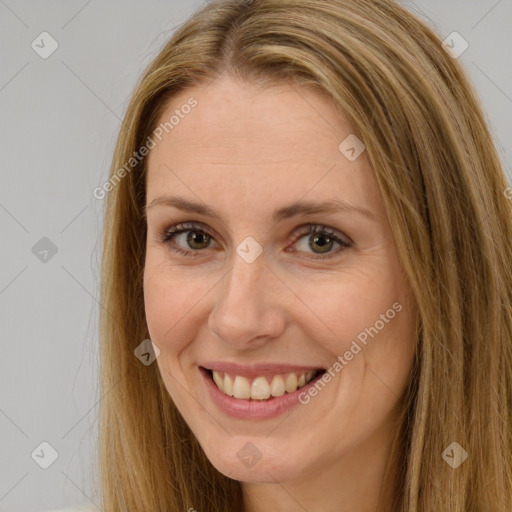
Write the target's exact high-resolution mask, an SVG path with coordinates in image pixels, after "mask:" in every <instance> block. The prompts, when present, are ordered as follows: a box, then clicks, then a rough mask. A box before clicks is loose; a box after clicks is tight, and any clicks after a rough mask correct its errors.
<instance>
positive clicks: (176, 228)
mask: <svg viewBox="0 0 512 512" xmlns="http://www.w3.org/2000/svg"><path fill="white" fill-rule="evenodd" d="M202 226H203V224H201V223H196V222H189V223H180V224H175V225H173V226H170V227H169V228H167V229H166V231H165V232H164V233H163V234H161V235H160V236H159V237H158V241H159V242H160V243H163V244H167V245H169V246H170V248H171V249H172V250H173V251H174V252H176V253H178V254H182V255H184V256H192V257H195V256H199V252H201V251H203V250H204V249H201V250H187V249H183V248H182V247H179V246H178V247H176V246H172V245H171V242H172V241H173V239H174V238H175V237H176V236H177V235H180V234H181V233H186V232H188V231H196V232H197V233H201V234H205V235H208V236H210V237H212V238H214V237H213V235H212V234H211V233H210V232H209V231H208V230H207V229H205V228H203V227H202ZM298 231H299V232H298V233H297V232H296V234H295V235H294V238H293V241H294V243H295V242H297V241H298V240H300V238H302V236H304V235H312V234H315V235H323V236H328V237H329V239H330V240H332V241H334V242H336V243H338V244H340V245H341V247H343V248H345V249H348V248H350V247H352V245H353V244H352V243H351V242H348V241H346V240H344V239H343V238H341V237H339V236H337V234H336V233H338V232H337V231H332V230H330V229H329V228H326V227H325V226H323V225H321V224H308V225H306V226H303V227H301V228H298ZM340 249H341V248H340ZM340 249H338V250H337V251H334V252H333V253H329V254H330V255H327V256H321V255H316V256H313V257H312V259H314V260H325V259H330V258H332V257H333V254H337V253H338V252H340Z"/></svg>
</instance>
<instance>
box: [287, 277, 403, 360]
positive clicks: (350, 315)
mask: <svg viewBox="0 0 512 512" xmlns="http://www.w3.org/2000/svg"><path fill="white" fill-rule="evenodd" d="M383 275H386V274H385V273H374V274H372V275H370V274H366V273H365V274H362V273H357V274H356V273H355V272H354V273H351V274H348V273H347V274H340V275H338V276H335V277H333V278H331V279H327V278H326V279H322V280H320V279H315V280H314V281H313V282H312V281H311V280H309V281H307V282H304V281H303V282H302V284H300V283H299V282H298V281H297V283H296V286H294V287H293V289H294V291H295V292H296V294H297V296H298V297H299V298H300V301H297V302H296V304H297V306H296V307H297V309H296V311H295V315H294V318H295V321H296V322H297V323H299V324H300V325H302V328H303V330H304V332H307V333H309V337H310V339H311V340H314V341H316V342H318V343H321V344H322V345H323V346H324V347H325V348H326V349H327V350H328V351H329V352H331V353H332V354H333V355H335V356H337V355H341V354H343V353H344V352H345V351H346V350H349V347H350V346H351V344H352V341H353V340H357V339H359V340H360V341H362V342H363V343H364V340H365V337H366V338H368V339H369V334H368V330H370V332H374V331H373V330H372V327H375V324H377V329H378V330H379V331H382V333H384V332H386V331H387V332H390V331H391V329H392V328H393V329H395V328H396V326H397V319H398V317H399V316H400V313H399V312H397V309H400V307H399V306H397V303H399V302H400V297H401V295H400V290H401V288H400V285H399V283H396V282H395V281H393V280H392V279H389V278H387V277H384V278H383V277H382V276H383ZM393 304H395V307H393ZM381 315H383V316H384V320H382V319H381V318H382V317H381ZM386 320H388V322H386ZM362 346H364V345H362Z"/></svg>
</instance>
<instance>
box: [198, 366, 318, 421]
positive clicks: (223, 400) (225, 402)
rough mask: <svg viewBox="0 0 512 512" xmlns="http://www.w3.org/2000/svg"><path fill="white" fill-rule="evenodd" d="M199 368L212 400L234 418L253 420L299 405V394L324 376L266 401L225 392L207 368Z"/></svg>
mask: <svg viewBox="0 0 512 512" xmlns="http://www.w3.org/2000/svg"><path fill="white" fill-rule="evenodd" d="M199 370H200V372H201V374H202V376H203V379H204V381H205V384H206V387H207V389H208V392H209V393H210V396H211V397H212V400H213V401H214V403H215V404H216V405H217V407H218V408H219V409H220V410H221V411H222V412H224V413H225V414H228V415H229V416H233V417H234V418H241V419H251V420H254V419H258V420H264V419H269V418H274V417H277V416H279V415H280V414H283V413H284V412H286V411H288V410H290V409H292V408H293V407H295V406H297V405H299V404H300V402H299V394H301V393H304V392H306V393H307V391H308V389H309V388H310V387H312V386H314V384H315V382H316V381H317V380H319V379H321V378H322V374H319V375H317V376H316V377H315V378H314V379H313V380H312V381H311V382H309V383H308V384H306V385H305V386H303V387H301V388H299V389H297V391H294V392H293V393H285V394H284V395H282V396H278V397H274V398H272V399H270V400H266V401H257V400H254V401H252V400H251V401H248V400H241V399H238V398H234V397H232V396H228V395H226V394H224V393H223V392H222V391H221V390H220V389H219V388H218V387H217V385H216V384H215V383H214V382H213V379H212V378H211V377H210V374H209V373H208V372H207V371H206V370H205V369H203V368H199Z"/></svg>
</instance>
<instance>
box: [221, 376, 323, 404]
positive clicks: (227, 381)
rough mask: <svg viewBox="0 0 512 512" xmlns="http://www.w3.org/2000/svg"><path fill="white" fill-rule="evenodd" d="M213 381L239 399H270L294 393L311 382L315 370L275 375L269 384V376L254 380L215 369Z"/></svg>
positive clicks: (222, 389)
mask: <svg viewBox="0 0 512 512" xmlns="http://www.w3.org/2000/svg"><path fill="white" fill-rule="evenodd" d="M212 375H213V381H214V382H215V384H216V385H217V387H218V388H219V389H220V390H221V391H222V392H223V393H225V394H226V395H228V396H233V397H235V398H238V399H242V400H248V399H249V398H250V399H252V400H268V399H269V398H270V397H271V396H272V397H278V396H283V395H284V394H285V393H293V392H294V391H297V389H298V388H301V387H303V386H305V385H306V384H307V383H308V382H310V381H311V380H312V379H313V377H314V375H315V372H314V371H308V372H302V373H300V374H295V373H289V374H286V375H274V377H273V378H272V381H271V382H270V384H269V381H268V379H267V377H263V376H262V377H257V378H255V379H254V380H253V381H252V382H251V381H250V380H249V379H247V378H246V377H242V376H240V375H235V376H231V375H229V374H227V373H224V376H222V373H221V372H218V371H216V370H214V371H213V372H212Z"/></svg>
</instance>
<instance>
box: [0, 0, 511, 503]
mask: <svg viewBox="0 0 512 512" xmlns="http://www.w3.org/2000/svg"><path fill="white" fill-rule="evenodd" d="M202 3H203V2H201V1H199V0H194V1H189V2H186V3H185V2H180V1H179V0H167V1H164V0H151V1H147V2H134V1H125V2H121V1H120V0H108V1H103V2H100V1H99V0H88V1H87V0H77V1H75V0H73V1H67V2H65V1H63V0H60V1H58V0H48V1H45V2H42V1H38V2H36V1H26V0H20V1H16V2H15V1H14V0H0V44H1V48H2V49H1V52H0V118H1V122H0V141H1V149H2V153H1V167H0V169H1V171H0V172H1V189H0V226H1V237H2V242H1V246H0V262H1V265H0V320H1V324H0V325H1V332H2V357H1V358H0V512H3V511H12V512H21V511H24V512H25V511H37V510H49V509H52V508H59V507H63V506H65V505H69V504H76V503H88V504H90V503H94V502H96V503H98V499H97V496H96V495H95V494H94V492H93V490H92V485H91V474H92V473H93V471H94V464H95V461H96V454H95V450H96V444H95V440H96V435H97V433H96V428H97V413H98V403H99V401H100V396H99V390H98V385H97V378H98V347H97V323H98V311H99V303H98V290H99V265H100V251H99V250H100V246H101V242H100V234H101V225H102V212H103V202H102V201H100V200H98V199H95V198H94V196H93V193H92V192H93V190H94V188H95V187H97V186H99V185H101V184H103V183H104V182H105V180H106V179H107V178H108V170H109V165H110V160H111V157H112V151H113V147H114V143H115V139H116V136H117V132H118V129H119V127H120V120H121V119H122V116H123V113H124V111H125V109H126V106H127V103H128V99H129V96H130V94H131V92H132V90H133V87H134V85H135V83H136V81H137V79H138V78H139V76H140V74H141V72H142V70H143V69H144V67H145V66H146V65H147V64H148V63H149V62H150V60H151V59H152V58H153V57H155V56H156V54H157V53H158V50H159V49H160V48H161V47H162V45H163V44H164V42H165V41H166V40H167V39H168V38H169V37H170V35H171V33H172V32H173V30H174V29H175V27H176V26H177V25H178V24H180V23H181V22H183V21H184V20H185V19H186V17H187V16H188V15H189V14H190V13H192V12H193V11H194V10H195V9H196V8H198V7H199V6H201V5H202ZM402 4H403V5H405V6H406V7H408V8H410V9H411V10H414V11H415V12H417V13H418V14H420V16H421V17H422V18H423V19H425V20H426V21H427V22H428V23H429V24H430V25H431V26H433V27H434V28H435V29H437V30H438V32H439V33H440V34H441V35H442V36H443V38H444V37H446V36H448V34H450V33H452V32H453V31H457V32H459V33H460V34H461V35H462V36H463V37H464V38H465V39H466V40H467V41H468V43H469V48H468V50H467V51H466V52H465V53H464V54H463V55H462V56H461V57H460V60H461V61H462V63H463V65H464V66H465V67H466V69H467V70H468V71H469V73H470V75H471V77H472V79H473V82H474V84H475V85H476V88H477V90H478V93H479V95H480V97H481V100H482V102H483V105H484V107H485V109H486V112H487V116H488V120H489V123H490V126H491V129H492V131H493V134H494V137H495V140H496V144H497V146H498V150H499V151H500V154H501V156H502V160H503V162H504V165H505V167H506V169H507V172H508V173H509V175H510V172H511V171H510V169H511V168H510V165H509V162H510V161H511V157H512V144H511V142H510V133H511V131H512V65H511V64H512V36H511V29H510V24H511V22H512V0H501V1H496V0H449V1H447V0H421V1H420V0H417V1H411V0H409V1H403V2H402ZM43 31H47V32H49V33H50V34H51V36H52V37H53V38H54V39H55V40H56V41H57V42H58V45H59V46H58V48H57V50H56V51H55V52H54V53H53V54H52V55H51V56H50V57H49V58H47V59H43V58H41V57H40V56H39V55H38V54H37V53H36V52H35V51H34V50H33V49H32V47H31V43H32V41H34V40H36V38H37V37H38V36H39V34H41V32H43ZM37 41H40V39H37V40H36V42H37ZM40 44H41V43H40ZM45 47H46V48H48V44H47V43H45ZM43 237H46V238H48V239H49V240H50V241H51V244H53V245H52V247H53V246H54V247H55V248H56V249H57V252H56V253H55V254H53V253H52V250H51V248H50V249H49V252H48V254H46V253H44V252H41V251H43V250H45V249H47V250H48V248H49V242H48V241H47V240H43V241H42V242H40V240H41V239H42V238H43ZM36 244H39V245H36ZM34 246H36V249H33V247H34ZM45 259H46V261H44V260H45ZM41 260H43V261H41ZM43 441H46V442H48V443H50V445H51V446H53V447H54V448H55V450H56V451H57V452H58V458H57V459H56V460H55V462H54V463H53V464H52V465H51V466H50V467H48V469H42V468H41V467H40V466H39V465H38V464H36V462H35V460H33V458H32V457H31V454H32V453H33V452H34V450H35V449H36V448H38V447H39V445H40V443H41V442H43ZM37 453H39V454H40V457H39V459H38V458H37V456H36V455H34V459H36V460H42V459H43V458H44V457H43V456H42V455H41V453H44V454H45V455H44V456H45V457H48V456H49V455H48V454H49V453H50V452H49V451H48V450H47V449H45V448H44V447H43V452H41V448H39V449H38V450H37V451H36V454H37ZM47 460H49V459H47Z"/></svg>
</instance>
